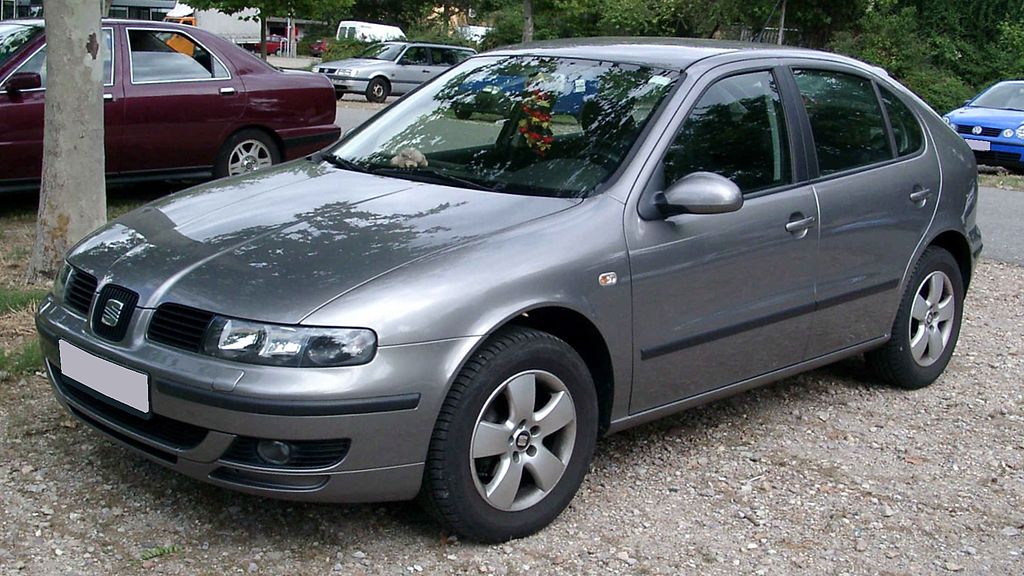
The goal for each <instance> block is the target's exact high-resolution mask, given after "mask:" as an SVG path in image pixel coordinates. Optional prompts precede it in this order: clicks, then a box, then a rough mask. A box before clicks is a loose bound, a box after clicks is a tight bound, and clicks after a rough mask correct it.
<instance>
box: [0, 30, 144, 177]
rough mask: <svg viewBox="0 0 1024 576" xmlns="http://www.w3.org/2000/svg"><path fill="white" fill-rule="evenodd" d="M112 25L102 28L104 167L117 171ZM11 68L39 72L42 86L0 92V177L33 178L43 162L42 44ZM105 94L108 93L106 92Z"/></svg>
mask: <svg viewBox="0 0 1024 576" xmlns="http://www.w3.org/2000/svg"><path fill="white" fill-rule="evenodd" d="M114 36H115V35H114V29H113V28H103V40H104V41H103V45H102V48H103V84H104V86H103V93H104V140H105V146H106V169H107V172H108V173H112V172H117V170H118V168H119V162H118V161H119V156H120V149H121V127H122V123H123V121H124V109H123V102H122V100H123V99H122V98H121V97H120V95H121V85H120V82H119V80H118V79H117V76H116V74H115V71H116V68H117V64H118V62H117V60H118V59H117V58H116V57H115V56H116V51H115V50H113V46H114ZM14 72H15V73H17V72H34V73H36V74H39V76H40V79H41V80H42V87H41V88H36V89H33V90H23V91H20V92H17V93H15V94H8V93H6V92H5V93H3V94H0V125H2V126H4V127H5V128H4V132H3V134H0V157H2V158H3V159H4V161H3V165H2V167H0V180H20V179H37V178H39V177H40V176H41V174H42V166H43V114H44V109H45V103H46V45H45V44H42V45H40V46H36V47H33V48H32V49H31V50H29V51H28V52H27V53H26V54H25V56H24V60H23V61H22V63H21V64H20V66H18V67H17V68H15V69H14ZM108 94H109V96H107V95H108Z"/></svg>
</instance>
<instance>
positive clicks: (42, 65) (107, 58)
mask: <svg viewBox="0 0 1024 576" xmlns="http://www.w3.org/2000/svg"><path fill="white" fill-rule="evenodd" d="M0 1H2V0H0ZM113 46H114V38H113V30H111V29H110V28H104V29H103V44H102V45H101V51H102V53H103V54H102V55H103V85H104V86H113V84H114V61H113V56H112V54H113ZM18 72H35V73H36V74H39V79H40V80H41V81H42V86H40V88H46V46H43V47H42V49H40V50H39V51H38V52H36V53H35V54H33V55H32V57H31V58H29V59H28V60H26V61H25V63H24V64H22V65H21V67H20V68H18Z"/></svg>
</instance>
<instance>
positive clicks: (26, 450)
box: [0, 209, 1024, 575]
mask: <svg viewBox="0 0 1024 576" xmlns="http://www.w3.org/2000/svg"><path fill="white" fill-rule="evenodd" d="M0 211H2V209H0ZM31 229H32V220H31V214H30V213H29V214H28V215H27V216H26V215H23V214H21V213H19V212H18V210H13V211H7V212H5V213H4V214H0V232H2V236H0V286H4V285H12V284H13V283H14V281H15V279H16V278H17V277H18V274H19V272H20V271H23V260H24V257H25V256H26V255H27V248H26V245H27V242H28V241H29V239H30V238H31V233H32V231H31ZM1022 326H1024V268H1018V267H1014V266H1010V265H1005V264H998V263H993V262H983V263H982V264H981V266H980V268H979V269H978V271H977V273H976V276H975V280H974V283H973V285H972V286H971V291H970V294H969V295H968V300H967V303H966V309H965V323H964V327H963V331H962V334H961V339H960V343H959V346H958V347H957V351H956V354H955V356H954V358H953V360H952V363H951V365H950V367H949V369H948V370H947V372H946V374H945V375H944V376H943V377H942V378H941V379H940V380H939V381H938V382H937V383H936V384H935V385H933V386H932V387H930V388H928V389H925V390H920V391H915V392H905V391H899V390H894V389H890V388H886V387H884V386H882V385H880V384H878V383H877V382H876V381H875V380H874V379H873V378H872V376H871V375H870V374H868V373H867V372H866V370H865V367H864V364H863V362H862V361H860V360H858V359H854V360H849V361H846V362H843V363H840V364H838V365H835V366H831V367H828V368H825V369H821V370H817V371H814V372H811V373H808V374H805V375H802V376H799V377H796V378H790V379H788V380H785V381H783V382H780V383H777V384H775V385H772V386H769V387H766V388H763V389H760V390H757V391H754V392H751V393H747V394H743V395H740V396H737V397H734V398H732V399H729V400H726V401H722V402H718V403H715V404H712V405H709V406H705V407H702V408H698V409H695V410H691V411H689V412H686V413H683V414H680V415H677V416H675V417H671V418H668V419H665V420H662V421H659V422H656V423H654V424H650V425H647V426H643V427H640V428H637V429H634V430H630V431H627V432H625V433H622V434H619V435H616V436H612V437H609V438H606V439H604V440H602V441H601V442H599V444H598V454H597V456H596V458H595V460H594V464H593V467H592V469H591V472H590V475H589V476H588V478H587V480H586V482H585V484H584V486H583V488H582V490H581V491H580V493H579V495H578V496H577V497H576V499H575V500H574V501H573V503H572V505H571V506H570V508H569V509H568V510H567V511H566V512H565V513H564V514H563V515H562V516H561V517H560V518H559V519H558V520H557V521H556V522H555V523H554V524H553V525H552V526H550V527H549V528H547V529H546V530H544V531H542V532H541V533H539V534H537V535H535V536H533V537H530V538H526V539H523V540H519V541H514V542H510V543H508V544H505V545H497V546H481V545H477V544H473V543H470V542H464V541H460V540H458V539H455V538H449V537H447V536H446V535H445V534H443V533H442V532H441V531H440V529H439V528H438V527H437V525H435V524H434V523H433V522H432V521H431V520H430V519H429V518H428V517H427V516H426V515H425V514H424V513H422V512H421V511H420V510H419V509H418V508H417V507H416V505H415V504H413V503H397V504H387V505H365V506H329V505H302V504H293V503H287V502H279V501H272V500H266V499H261V498H256V497H250V496H245V495H240V494H236V493H232V492H228V491H225V490H222V489H219V488H214V487H212V486H208V485H205V484H202V483H199V482H196V481H193V480H190V479H187V478H184V477H182V476H179V475H177V474H175V473H173V472H171V471H169V470H167V469H164V468H162V467H160V466H158V465H156V464H153V463H150V462H149V461H147V460H144V459H143V458H142V457H140V456H137V455H135V454H133V453H131V452H129V451H128V450H126V449H124V448H121V447H120V446H117V445H115V444H113V443H111V442H109V441H107V440H106V439H104V438H102V437H100V436H99V435H98V434H97V433H95V432H93V431H92V430H91V429H89V428H88V427H86V426H84V425H82V424H79V423H78V422H76V421H74V420H73V419H72V418H71V417H70V416H68V415H67V414H66V413H65V412H64V411H63V410H62V409H61V408H60V407H59V405H58V404H57V402H56V401H55V400H54V399H53V397H52V393H51V391H50V387H49V384H48V383H47V382H46V380H45V379H44V378H43V377H42V376H41V375H40V374H38V373H28V374H10V373H8V374H0V574H4V575H6V574H39V575H58V574H150V573H155V574H211V575H223V574H235V573H246V574H250V573H255V574H303V575H305V574H332V573H335V574H395V575H397V574H415V573H424V574H456V573H457V574H466V573H469V574H528V573H530V574H605V573H622V574H730V575H731V574H784V575H788V574H815V575H822V574H837V575H838V574H887V575H896V574H906V575H920V574H944V573H963V574H1024V535H1022V533H1024V390H1022V386H1021V383H1022V375H1024V330H1022V328H1021V327H1022ZM31 338H32V323H31V310H25V309H22V310H19V311H13V312H12V311H0V345H2V347H3V348H6V349H7V350H11V349H14V348H17V347H18V346H22V345H25V342H26V341H30V340H31Z"/></svg>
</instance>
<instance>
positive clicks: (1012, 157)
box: [974, 151, 1021, 168]
mask: <svg viewBox="0 0 1024 576" xmlns="http://www.w3.org/2000/svg"><path fill="white" fill-rule="evenodd" d="M974 159H975V160H977V162H978V164H985V165H987V166H1010V167H1015V168H1016V167H1019V166H1020V164H1021V158H1020V154H1018V153H1016V152H995V151H989V152H975V153H974Z"/></svg>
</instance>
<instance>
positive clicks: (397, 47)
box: [359, 44, 402, 60]
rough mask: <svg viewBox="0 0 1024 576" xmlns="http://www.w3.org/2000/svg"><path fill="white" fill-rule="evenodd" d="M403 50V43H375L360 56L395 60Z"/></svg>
mask: <svg viewBox="0 0 1024 576" xmlns="http://www.w3.org/2000/svg"><path fill="white" fill-rule="evenodd" d="M401 52H402V45H401V44H374V45H373V46H370V47H369V48H367V49H366V50H363V52H362V54H360V55H359V57H360V58H369V59H371V60H395V59H397V58H398V55H399V54H400V53H401Z"/></svg>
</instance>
